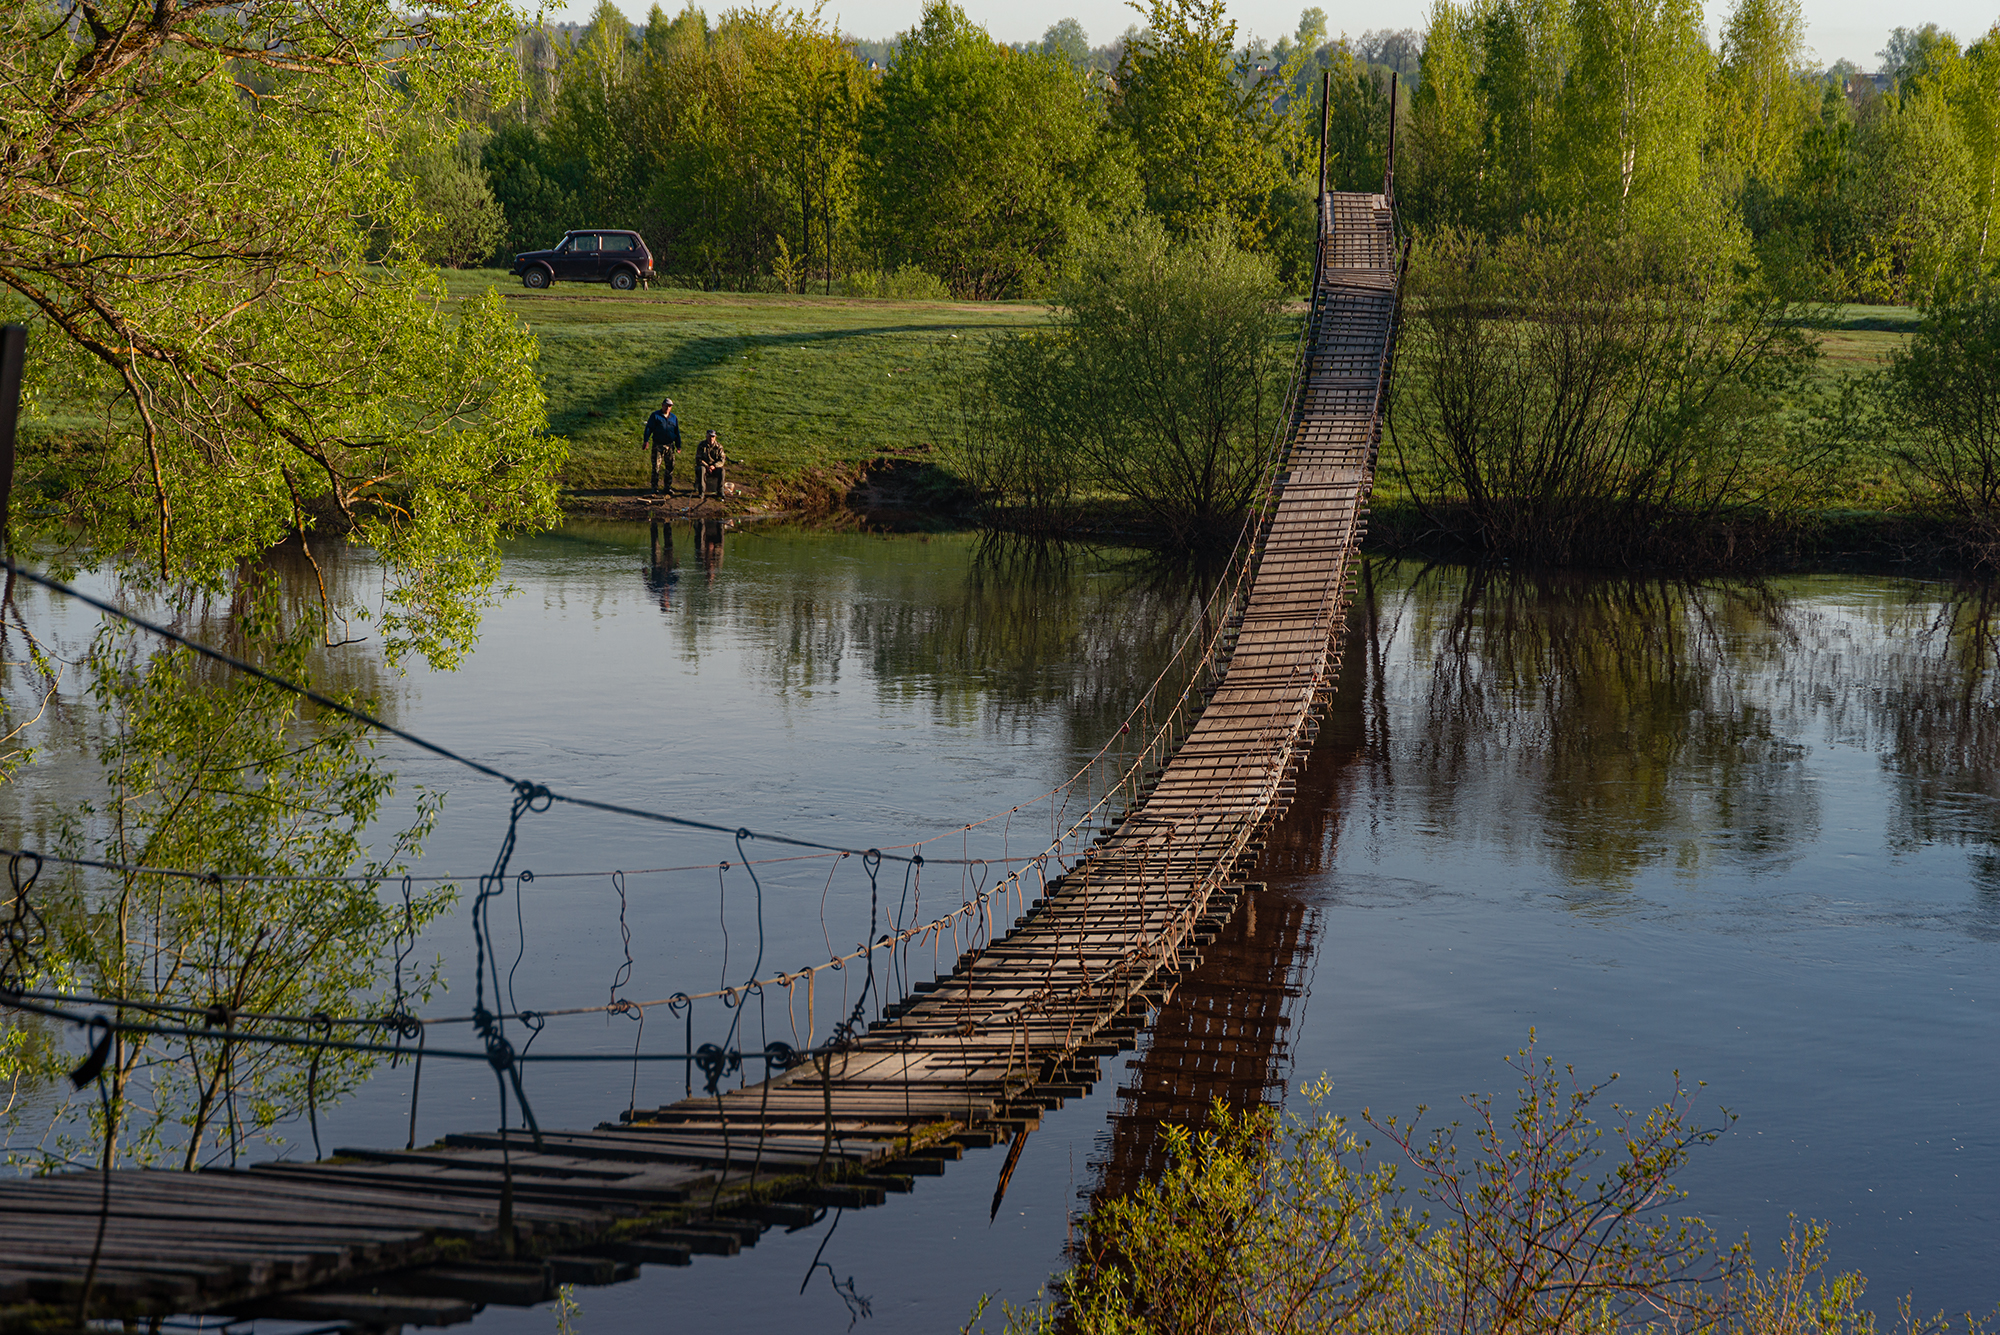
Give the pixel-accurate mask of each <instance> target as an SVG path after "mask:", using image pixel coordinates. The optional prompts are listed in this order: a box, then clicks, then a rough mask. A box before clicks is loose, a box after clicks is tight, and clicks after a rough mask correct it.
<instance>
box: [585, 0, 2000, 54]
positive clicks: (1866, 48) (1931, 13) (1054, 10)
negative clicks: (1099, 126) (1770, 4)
mask: <svg viewBox="0 0 2000 1335" xmlns="http://www.w3.org/2000/svg"><path fill="white" fill-rule="evenodd" d="M787 2H788V3H803V2H804V0H787ZM1314 2H1317V3H1318V4H1319V5H1320V7H1321V8H1323V9H1324V10H1326V12H1327V26H1328V27H1329V28H1330V29H1331V30H1332V31H1333V32H1335V33H1339V32H1341V31H1342V30H1345V31H1346V32H1347V33H1349V34H1350V35H1353V36H1357V37H1358V36H1360V35H1361V33H1362V32H1364V31H1366V30H1367V29H1369V28H1422V27H1423V24H1424V15H1425V14H1426V13H1427V12H1428V11H1429V8H1430V5H1429V0H1371V3H1368V4H1342V3H1340V0H1231V3H1230V6H1229V14H1230V17H1232V18H1234V19H1235V20H1236V22H1237V36H1238V38H1239V39H1247V38H1249V37H1252V36H1255V37H1262V38H1265V39H1267V40H1271V41H1275V40H1277V39H1278V38H1279V37H1281V36H1283V35H1284V34H1286V33H1289V32H1291V31H1293V30H1294V29H1295V28H1296V27H1297V26H1298V21H1299V11H1300V10H1301V9H1303V8H1304V7H1305V5H1306V3H1314ZM681 3H682V0H661V7H662V8H664V9H666V10H667V11H668V12H669V13H672V12H675V11H676V10H677V9H678V8H679V7H680V4H681ZM698 3H699V0H698ZM732 3H734V0H706V3H705V4H703V5H702V7H703V8H705V9H707V10H708V12H709V17H711V18H713V17H715V16H716V15H717V14H719V13H721V12H722V11H723V10H724V9H728V8H730V7H731V5H732ZM961 3H962V4H963V5H964V8H965V11H966V13H968V14H970V15H971V16H972V19H973V21H974V22H976V23H979V24H981V25H983V26H984V27H985V28H986V30H987V31H988V32H989V33H991V34H992V35H993V36H994V37H995V38H996V39H998V40H999V41H1003V42H1025V41H1034V40H1038V39H1039V38H1040V37H1041V35H1042V33H1043V32H1044V31H1046V30H1047V28H1048V27H1049V25H1050V24H1052V23H1054V22H1055V21H1056V20H1058V19H1063V18H1075V19H1076V20H1077V21H1078V22H1080V23H1082V24H1083V27H1084V31H1085V32H1087V33H1089V34H1090V41H1091V45H1093V46H1099V45H1102V44H1104V43H1106V42H1108V41H1110V40H1111V39H1113V38H1114V37H1116V36H1117V35H1118V34H1119V33H1121V32H1123V31H1125V29H1126V27H1127V26H1128V25H1130V24H1132V23H1134V22H1136V21H1137V20H1138V17H1139V16H1138V14H1137V13H1135V12H1134V11H1133V10H1132V9H1131V8H1130V7H1129V6H1128V5H1126V4H1124V3H1122V0H961ZM619 7H620V8H621V9H623V10H624V11H625V13H626V15H627V17H629V18H631V19H632V20H633V21H634V22H644V21H645V17H646V11H647V10H648V9H649V8H650V7H651V0H619ZM594 8H596V0H571V3H569V4H567V5H562V6H560V7H558V6H557V5H555V4H554V3H553V2H552V3H551V7H550V13H549V17H550V20H551V21H552V22H561V21H564V20H582V19H584V18H587V17H588V16H589V14H590V12H591V10H593V9H594ZM921 8H922V3H921V0H827V6H826V13H827V16H828V17H829V18H830V19H833V20H835V21H836V22H837V23H838V26H839V28H840V30H841V31H842V32H845V33H850V34H852V35H853V36H856V37H868V38H884V37H891V36H894V35H895V34H896V33H898V32H901V31H903V30H905V29H907V28H910V27H912V26H914V25H915V24H916V21H917V16H918V13H919V11H920V10H921ZM1729 9H1730V0H1709V3H1708V5H1707V13H1708V27H1709V31H1710V33H1711V34H1712V33H1714V32H1715V31H1716V29H1717V28H1718V27H1719V26H1720V25H1721V23H1722V21H1723V19H1724V18H1726V17H1727V15H1728V13H1729ZM1805 9H1806V22H1807V26H1808V31H1807V40H1808V41H1809V42H1810V43H1811V45H1812V47H1813V52H1814V55H1815V56H1816V58H1817V63H1818V64H1820V65H1822V66H1825V65H1830V64H1832V63H1833V62H1834V61H1836V60H1841V59H1846V60H1851V61H1853V62H1854V63H1855V64H1856V65H1859V66H1860V67H1861V68H1862V69H1864V70H1872V69H1875V68H1876V67H1877V66H1878V65H1880V63H1881V62H1880V61H1879V60H1878V59H1877V58H1876V54H1875V53H1876V52H1878V51H1880V50H1881V49H1882V47H1883V45H1884V44H1885V42H1886V40H1887V38H1888V35H1889V29H1890V28H1892V27H1895V26H1897V25H1898V24H1901V25H1904V26H1907V27H1920V26H1921V25H1923V24H1925V23H1936V24H1938V25H1939V26H1941V27H1943V28H1945V29H1946V30H1947V31H1950V32H1953V33H1956V34H1957V35H1958V37H1959V39H1960V40H1961V41H1971V40H1972V39H1974V38H1976V37H1978V36H1979V35H1980V34H1981V33H1983V32H1985V31H1986V30H1987V29H1988V28H1989V27H1991V26H1992V25H1993V23H1994V21H1995V20H1996V19H2000V6H1997V5H1996V4H1995V2H1994V0H1926V2H1925V3H1920V4H1917V5H1915V6H1913V7H1912V8H1911V9H1909V10H1903V9H1901V7H1900V6H1890V5H1884V4H1882V3H1880V0H1808V3H1807V4H1806V7H1805Z"/></svg>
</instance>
